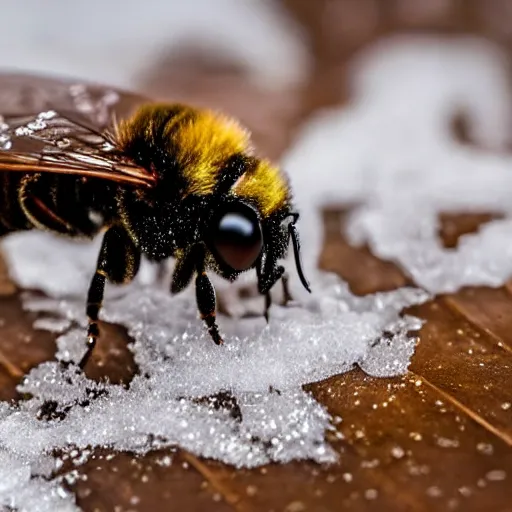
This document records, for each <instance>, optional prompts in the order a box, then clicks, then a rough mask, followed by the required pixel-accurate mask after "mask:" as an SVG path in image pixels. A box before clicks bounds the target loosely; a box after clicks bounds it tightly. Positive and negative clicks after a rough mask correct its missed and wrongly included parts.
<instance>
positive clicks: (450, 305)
mask: <svg viewBox="0 0 512 512" xmlns="http://www.w3.org/2000/svg"><path fill="white" fill-rule="evenodd" d="M439 298H440V300H441V301H442V303H443V304H444V305H445V306H446V307H447V309H448V310H449V311H450V312H451V313H453V314H455V315H457V316H458V317H460V318H463V319H464V320H465V321H466V322H467V323H468V324H470V325H471V327H473V328H474V329H475V330H476V331H478V332H480V333H483V334H485V335H487V336H489V337H490V338H492V339H493V340H494V341H496V342H497V343H498V344H499V346H500V347H501V348H503V349H504V350H505V351H506V352H508V353H510V354H512V347H510V346H509V345H508V344H507V343H505V341H504V340H503V339H502V338H501V337H500V336H499V335H498V334H496V333H495V332H493V331H491V330H490V329H488V328H486V327H483V326H482V325H481V324H480V323H479V322H478V321H476V320H475V319H473V318H471V317H469V316H468V315H466V313H465V312H464V311H463V310H462V309H461V308H460V307H459V306H458V305H457V303H456V302H455V301H454V300H452V299H451V298H450V297H446V296H444V297H439Z"/></svg>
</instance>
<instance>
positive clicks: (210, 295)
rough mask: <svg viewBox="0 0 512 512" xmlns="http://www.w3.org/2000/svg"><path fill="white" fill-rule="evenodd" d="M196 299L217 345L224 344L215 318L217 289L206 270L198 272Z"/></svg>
mask: <svg viewBox="0 0 512 512" xmlns="http://www.w3.org/2000/svg"><path fill="white" fill-rule="evenodd" d="M196 300H197V307H198V309H199V313H200V314H201V318H202V319H203V321H204V322H205V323H206V326H207V327H208V332H209V333H210V336H211V337H212V339H213V341H214V342H215V343H216V344H217V345H222V343H223V340H222V337H221V335H220V333H219V328H218V326H217V322H216V319H215V306H216V300H215V289H214V288H213V285H212V283H211V281H210V280H209V279H208V276H207V275H206V272H204V271H202V272H198V273H197V277H196Z"/></svg>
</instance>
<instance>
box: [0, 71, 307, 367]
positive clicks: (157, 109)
mask: <svg viewBox="0 0 512 512" xmlns="http://www.w3.org/2000/svg"><path fill="white" fill-rule="evenodd" d="M127 97H128V95H127V93H122V92H119V91H114V90H111V89H108V88H104V87H99V86H92V85H87V84H73V83H68V82H66V81H60V80H51V79H44V78H38V77H31V76H23V75H21V76H18V75H15V76H13V75H0V114H1V115H0V171H1V172H0V184H1V187H0V193H1V194H2V200H1V202H0V236H1V235H6V234H8V233H11V232H14V231H21V230H30V229H41V230H47V231H50V232H53V233H57V234H60V235H64V236H68V237H73V238H93V237H95V236H96V235H97V234H98V233H100V232H104V235H103V241H102V245H101V249H100V253H99V257H98V260H97V266H96V271H95V273H94V275H93V276H92V280H91V284H90V287H89V291H88V296H87V316H88V319H89V326H88V332H87V342H86V351H85V354H84V356H83V357H82V359H81V360H80V362H79V363H78V366H79V367H80V368H81V369H83V368H84V367H85V365H86V363H87V361H88V360H89V358H90V356H91V353H92V351H93V349H94V346H95V344H96V340H97V339H98V337H99V335H100V331H99V327H98V315H99V312H100V309H101V305H102V301H103V295H104V290H105V285H106V283H107V281H108V282H111V283H115V284H122V283H128V282H130V281H131V280H132V279H133V278H134V277H135V276H136V274H137V272H138V269H139V265H140V261H141V256H142V255H144V256H145V257H147V258H148V259H149V260H151V261H156V262H160V261H163V260H166V259H167V258H171V257H173V258H175V259H176V265H175V270H174V273H173V276H172V283H171V287H170V291H171V293H172V294H176V293H179V292H180V291H182V290H183V289H184V288H186V287H187V286H188V285H189V284H190V283H191V281H192V280H193V279H194V280H195V290H196V300H197V307H198V310H199V314H200V317H201V318H202V319H203V321H204V323H205V324H206V327H207V329H208V331H209V333H210V336H211V338H212V339H213V341H214V342H215V343H216V344H219V345H220V344H222V342H223V340H222V335H221V333H220V331H219V328H218V326H217V322H216V316H215V311H216V297H215V290H214V287H213V285H212V283H211V282H210V280H209V278H208V275H207V273H208V272H215V273H217V274H219V275H220V276H222V277H223V278H225V279H227V280H229V281H233V280H235V279H236V278H237V277H238V276H239V275H240V273H242V272H245V271H248V270H250V269H255V271H256V274H257V280H258V291H259V293H261V294H263V295H265V296H266V297H267V300H266V311H265V315H266V316H267V314H268V313H267V312H268V307H269V306H270V295H269V291H270V289H271V288H272V287H273V286H274V284H275V283H276V282H277V281H279V280H280V279H281V278H283V274H284V268H283V267H282V266H281V265H279V264H278V260H280V259H282V258H284V257H285V256H286V254H287V251H288V246H289V244H290V240H291V243H292V247H293V250H294V255H295V263H296V268H297V271H298V275H299V277H300V279H301V282H302V284H303V285H304V287H305V288H306V289H307V290H308V291H310V288H309V284H308V281H307V279H306V278H305V276H304V273H303V270H302V264H301V259H300V246H299V236H298V233H297V228H296V222H297V220H298V218H299V214H298V213H297V212H295V211H294V209H293V205H292V194H291V190H290V186H289V183H288V180H287V178H286V176H285V175H284V174H283V173H282V172H281V171H280V170H279V169H278V168H277V167H275V166H274V165H272V164H271V163H270V162H269V161H267V160H265V159H261V158H258V157H257V156H256V155H255V154H254V151H253V149H252V147H251V143H250V135H249V133H248V132H247V130H245V129H244V128H243V127H242V126H241V125H240V124H239V123H238V122H237V121H235V120H234V119H231V118H229V117H227V116H224V115H222V114H220V113H216V112H213V111H209V110H204V109H197V108H194V107H192V106H188V105H182V104H161V103H152V102H150V101H147V100H145V99H141V100H140V101H139V99H138V98H137V99H135V100H134V99H133V98H134V97H131V98H130V102H129V103H130V104H134V105H133V107H130V108H129V109H128V110H129V111H130V113H129V114H126V113H125V114H123V115H122V118H119V117H117V114H118V112H116V106H118V105H119V104H120V103H122V102H123V101H125V100H126V98H127ZM125 103H126V101H125ZM267 319H268V317H267Z"/></svg>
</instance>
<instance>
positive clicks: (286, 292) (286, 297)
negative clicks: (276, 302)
mask: <svg viewBox="0 0 512 512" xmlns="http://www.w3.org/2000/svg"><path fill="white" fill-rule="evenodd" d="M281 284H282V286H283V302H282V305H283V306H287V305H288V303H289V302H292V301H293V297H292V294H291V293H290V286H289V280H288V274H287V273H286V272H285V273H284V274H283V276H282V277H281Z"/></svg>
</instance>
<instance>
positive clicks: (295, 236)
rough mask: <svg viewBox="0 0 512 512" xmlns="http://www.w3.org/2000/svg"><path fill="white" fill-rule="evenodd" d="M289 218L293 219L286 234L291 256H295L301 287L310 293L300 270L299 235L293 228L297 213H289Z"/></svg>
mask: <svg viewBox="0 0 512 512" xmlns="http://www.w3.org/2000/svg"><path fill="white" fill-rule="evenodd" d="M290 216H291V217H293V220H292V221H291V222H290V224H288V232H289V233H290V236H291V237H292V246H293V254H294V256H295V266H296V267H297V273H298V274H299V278H300V280H301V283H302V285H303V286H304V288H306V290H307V291H308V292H309V293H311V288H310V286H309V282H308V280H307V279H306V276H305V275H304V270H303V268H302V260H301V257H300V240H299V233H298V231H297V227H296V226H295V223H296V222H297V220H298V219H299V214H298V213H291V214H290Z"/></svg>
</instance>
